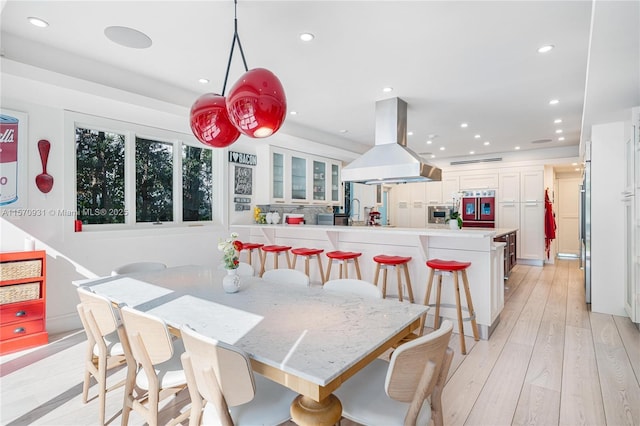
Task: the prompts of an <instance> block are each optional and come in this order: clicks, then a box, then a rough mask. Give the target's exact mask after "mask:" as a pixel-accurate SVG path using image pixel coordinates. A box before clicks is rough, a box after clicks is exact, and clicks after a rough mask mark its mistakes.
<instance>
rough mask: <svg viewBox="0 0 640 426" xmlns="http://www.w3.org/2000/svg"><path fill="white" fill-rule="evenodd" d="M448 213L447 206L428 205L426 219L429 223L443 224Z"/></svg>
mask: <svg viewBox="0 0 640 426" xmlns="http://www.w3.org/2000/svg"><path fill="white" fill-rule="evenodd" d="M448 214H449V208H448V207H447V206H429V209H428V216H427V221H428V222H429V223H431V224H444V223H445V221H446V220H447V215H448Z"/></svg>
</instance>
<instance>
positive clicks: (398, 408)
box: [335, 320, 453, 426]
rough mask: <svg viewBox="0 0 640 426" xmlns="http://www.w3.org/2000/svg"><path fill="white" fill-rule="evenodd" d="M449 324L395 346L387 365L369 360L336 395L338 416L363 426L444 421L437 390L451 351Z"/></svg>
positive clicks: (439, 424) (421, 425)
mask: <svg viewBox="0 0 640 426" xmlns="http://www.w3.org/2000/svg"><path fill="white" fill-rule="evenodd" d="M452 331H453V324H452V323H451V321H448V320H446V321H443V322H442V325H441V326H440V328H439V329H437V330H435V331H433V332H431V333H429V334H426V335H424V336H421V337H418V338H417V339H415V340H412V341H410V342H407V343H405V344H403V345H400V346H399V347H398V348H397V349H396V350H395V351H394V352H393V354H392V355H391V360H390V361H389V362H388V363H387V362H386V361H384V360H381V359H375V360H374V361H373V362H372V363H371V364H369V365H368V366H366V367H365V368H363V369H362V370H360V371H359V372H358V373H356V374H355V375H354V376H353V377H351V378H350V379H348V380H347V381H346V382H344V383H343V384H342V386H340V387H339V388H338V389H337V390H336V391H335V394H336V396H337V397H338V398H339V399H340V401H341V402H342V416H343V417H344V418H346V419H349V420H351V421H354V422H357V423H361V424H365V425H385V426H392V425H405V426H406V425H411V426H416V425H418V426H424V425H428V424H430V420H433V423H434V424H435V425H436V426H442V425H443V423H444V420H443V415H442V391H443V389H444V385H445V383H446V380H447V374H448V373H449V367H450V366H451V360H452V359H453V351H452V350H451V348H449V347H448V345H449V340H450V339H451V333H452Z"/></svg>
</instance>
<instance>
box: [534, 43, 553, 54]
mask: <svg viewBox="0 0 640 426" xmlns="http://www.w3.org/2000/svg"><path fill="white" fill-rule="evenodd" d="M554 47H555V46H554V45H553V44H547V45H545V46H540V47H539V48H538V53H547V52H550V51H551V50H552V49H553V48H554Z"/></svg>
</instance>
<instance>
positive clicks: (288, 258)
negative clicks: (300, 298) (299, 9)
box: [284, 250, 309, 275]
mask: <svg viewBox="0 0 640 426" xmlns="http://www.w3.org/2000/svg"><path fill="white" fill-rule="evenodd" d="M284 253H285V254H286V255H287V266H288V267H289V269H291V255H290V254H289V250H287V251H285V252H284ZM307 275H309V274H307Z"/></svg>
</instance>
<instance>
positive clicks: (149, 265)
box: [111, 262, 167, 275]
mask: <svg viewBox="0 0 640 426" xmlns="http://www.w3.org/2000/svg"><path fill="white" fill-rule="evenodd" d="M166 267H167V265H165V264H164V263H160V262H135V263H127V264H126V265H121V266H118V267H117V268H114V269H113V271H111V275H122V274H132V273H134V272H147V271H160V270H162V269H165V268H166Z"/></svg>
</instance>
